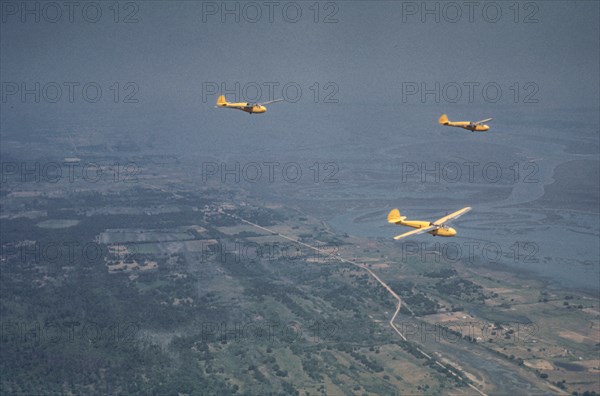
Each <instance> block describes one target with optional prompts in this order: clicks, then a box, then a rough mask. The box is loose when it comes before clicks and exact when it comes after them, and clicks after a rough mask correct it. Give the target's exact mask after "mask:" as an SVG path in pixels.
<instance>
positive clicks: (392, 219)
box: [387, 209, 406, 224]
mask: <svg viewBox="0 0 600 396" xmlns="http://www.w3.org/2000/svg"><path fill="white" fill-rule="evenodd" d="M387 219H388V223H392V224H398V223H400V222H402V221H403V220H404V219H406V216H400V211H399V210H398V209H392V210H391V211H390V213H389V214H388V217H387Z"/></svg>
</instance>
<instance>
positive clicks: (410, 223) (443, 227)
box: [387, 206, 471, 240]
mask: <svg viewBox="0 0 600 396" xmlns="http://www.w3.org/2000/svg"><path fill="white" fill-rule="evenodd" d="M470 210H471V207H469V206H467V207H466V208H462V209H461V210H457V211H456V212H454V213H451V214H449V215H447V216H444V217H442V218H441V219H438V220H436V221H434V222H433V223H430V222H429V221H421V220H406V216H400V211H399V210H398V209H392V210H391V211H390V213H389V214H388V217H387V219H388V223H392V224H399V225H403V226H407V227H412V228H416V230H413V231H409V232H407V233H404V234H401V235H397V236H395V237H394V239H395V240H398V239H402V238H406V237H407V236H411V235H417V234H423V233H425V232H427V233H429V234H431V235H433V236H443V237H453V236H455V235H456V230H455V229H454V228H451V227H448V225H447V224H448V223H450V222H451V221H452V220H456V219H458V218H459V217H460V216H462V215H464V214H465V213H467V212H468V211H470Z"/></svg>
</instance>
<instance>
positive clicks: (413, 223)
mask: <svg viewBox="0 0 600 396" xmlns="http://www.w3.org/2000/svg"><path fill="white" fill-rule="evenodd" d="M396 224H398V225H403V226H406V227H412V228H425V227H429V226H430V225H431V223H430V222H428V221H421V220H401V221H398V222H396ZM427 233H428V234H431V235H434V236H443V237H453V236H455V235H456V230H455V229H454V228H452V227H448V228H443V227H442V228H438V229H437V230H432V231H429V232H427Z"/></svg>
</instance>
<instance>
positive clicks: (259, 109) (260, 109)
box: [217, 102, 267, 114]
mask: <svg viewBox="0 0 600 396" xmlns="http://www.w3.org/2000/svg"><path fill="white" fill-rule="evenodd" d="M217 106H219V107H229V108H231V109H237V110H242V111H245V112H246V113H251V114H252V113H259V114H260V113H264V112H266V111H267V108H266V107H265V106H261V105H253V104H250V103H246V102H238V103H229V102H226V103H219V104H217Z"/></svg>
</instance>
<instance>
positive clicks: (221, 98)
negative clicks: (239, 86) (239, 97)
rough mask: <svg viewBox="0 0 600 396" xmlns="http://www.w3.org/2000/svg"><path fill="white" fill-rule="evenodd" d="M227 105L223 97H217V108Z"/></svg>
mask: <svg viewBox="0 0 600 396" xmlns="http://www.w3.org/2000/svg"><path fill="white" fill-rule="evenodd" d="M226 104H227V100H226V99H225V95H221V96H219V98H218V99H217V106H225V105H226Z"/></svg>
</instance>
